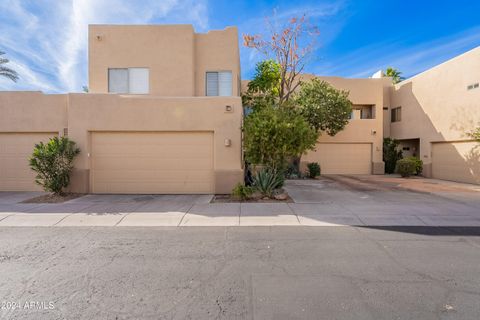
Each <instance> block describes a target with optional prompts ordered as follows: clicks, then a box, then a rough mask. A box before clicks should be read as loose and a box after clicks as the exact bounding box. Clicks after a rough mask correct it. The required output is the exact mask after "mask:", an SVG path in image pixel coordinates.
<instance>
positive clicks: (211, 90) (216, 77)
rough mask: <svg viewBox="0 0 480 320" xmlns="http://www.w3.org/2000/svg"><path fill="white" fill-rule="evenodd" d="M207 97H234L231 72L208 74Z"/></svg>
mask: <svg viewBox="0 0 480 320" xmlns="http://www.w3.org/2000/svg"><path fill="white" fill-rule="evenodd" d="M205 95H207V96H231V95H232V72H231V71H218V72H207V74H206V92H205Z"/></svg>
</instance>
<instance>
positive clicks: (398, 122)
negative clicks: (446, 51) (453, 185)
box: [385, 47, 480, 184]
mask: <svg viewBox="0 0 480 320" xmlns="http://www.w3.org/2000/svg"><path fill="white" fill-rule="evenodd" d="M479 84H480V47H477V48H475V49H473V50H470V51H468V52H466V53H464V54H462V55H459V56H457V57H455V58H453V59H451V60H449V61H447V62H444V63H442V64H440V65H438V66H435V67H433V68H431V69H429V70H427V71H425V72H422V73H420V74H418V75H416V76H414V77H412V78H410V79H407V80H405V81H402V82H400V83H399V84H397V85H395V86H392V87H391V89H390V103H389V104H390V106H389V110H388V112H385V128H386V132H385V136H390V137H392V138H395V139H398V140H400V142H401V148H402V151H403V154H404V155H407V156H408V155H415V156H417V157H419V158H420V159H422V160H423V163H424V166H423V174H424V175H425V176H427V177H433V178H439V179H445V180H452V181H460V182H468V183H475V184H480V143H478V142H476V141H474V140H473V139H472V138H471V137H469V136H468V133H469V132H471V131H472V130H474V128H475V127H480V88H479V86H480V85H479Z"/></svg>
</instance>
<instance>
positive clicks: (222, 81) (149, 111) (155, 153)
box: [0, 25, 243, 194]
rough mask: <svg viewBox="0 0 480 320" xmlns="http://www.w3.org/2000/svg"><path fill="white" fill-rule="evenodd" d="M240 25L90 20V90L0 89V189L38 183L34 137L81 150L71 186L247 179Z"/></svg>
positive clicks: (223, 183)
mask: <svg viewBox="0 0 480 320" xmlns="http://www.w3.org/2000/svg"><path fill="white" fill-rule="evenodd" d="M239 86H240V60H239V50H238V35H237V29H236V28H227V29H225V30H221V31H211V32H208V33H206V34H199V33H195V32H194V30H193V27H192V26H190V25H168V26H163V25H148V26H118V25H92V26H90V28H89V89H90V93H88V94H82V93H78V94H74V93H70V94H60V95H45V94H43V93H41V92H2V93H1V94H0V114H1V115H2V117H0V150H1V153H0V191H1V190H38V189H39V188H38V186H36V185H35V184H34V174H33V173H32V172H31V170H30V168H29V166H28V156H29V155H30V154H31V152H32V149H33V145H34V143H37V142H39V141H45V140H47V139H48V138H49V137H51V136H54V135H68V137H69V138H71V139H72V140H74V141H75V142H76V143H77V144H78V146H79V147H80V149H81V153H80V155H79V156H78V158H77V160H76V162H75V170H74V172H73V175H72V181H71V182H72V183H71V190H72V191H75V192H92V193H147V194H148V193H178V194H181V193H229V192H230V191H231V190H232V188H233V186H234V185H235V184H236V183H238V182H239V181H242V180H243V169H242V152H241V123H242V115H243V111H242V104H241V98H240V96H239V95H240V93H239Z"/></svg>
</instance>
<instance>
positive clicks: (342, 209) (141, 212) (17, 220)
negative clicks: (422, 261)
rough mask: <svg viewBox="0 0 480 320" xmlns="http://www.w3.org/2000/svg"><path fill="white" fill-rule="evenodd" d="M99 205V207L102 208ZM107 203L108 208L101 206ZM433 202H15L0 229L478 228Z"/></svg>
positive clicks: (463, 214)
mask: <svg viewBox="0 0 480 320" xmlns="http://www.w3.org/2000/svg"><path fill="white" fill-rule="evenodd" d="M102 207H103V209H102ZM106 207H108V208H106ZM445 209H446V211H440V208H438V207H436V206H433V207H432V206H424V207H415V208H413V207H409V206H395V205H390V206H388V207H386V206H380V205H356V206H346V205H343V206H340V205H337V204H331V203H327V204H319V203H315V204H312V203H288V204H287V203H209V204H193V205H188V206H184V205H182V204H179V203H176V202H170V203H168V202H164V203H161V204H157V206H156V208H154V209H153V208H149V207H147V206H142V205H140V206H138V205H135V204H115V205H110V206H104V205H102V204H98V205H94V206H87V207H86V208H82V206H81V205H76V204H69V205H65V204H63V205H58V204H42V205H38V206H36V207H35V206H34V207H32V206H31V205H15V206H12V210H9V211H7V210H2V211H1V212H0V227H19V226H28V227H39V226H58V227H95V226H97V227H105V226H111V227H131V226H135V227H138V226H143V227H148V226H150V227H157V226H168V227H189V226H470V227H472V226H480V213H478V212H475V210H474V208H469V207H466V206H462V205H461V204H456V205H452V204H451V205H450V206H449V207H448V208H445Z"/></svg>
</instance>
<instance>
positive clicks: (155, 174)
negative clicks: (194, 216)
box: [90, 132, 214, 194]
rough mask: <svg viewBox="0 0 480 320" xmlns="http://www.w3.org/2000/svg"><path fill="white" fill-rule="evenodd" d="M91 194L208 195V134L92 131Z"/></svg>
mask: <svg viewBox="0 0 480 320" xmlns="http://www.w3.org/2000/svg"><path fill="white" fill-rule="evenodd" d="M90 161H91V162H90V166H91V167H90V168H91V169H90V190H91V192H92V193H125V194H128V193H131V194H135V193H137V194H140V193H143V194H208V193H213V192H214V173H213V132H92V133H91V155H90Z"/></svg>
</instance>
